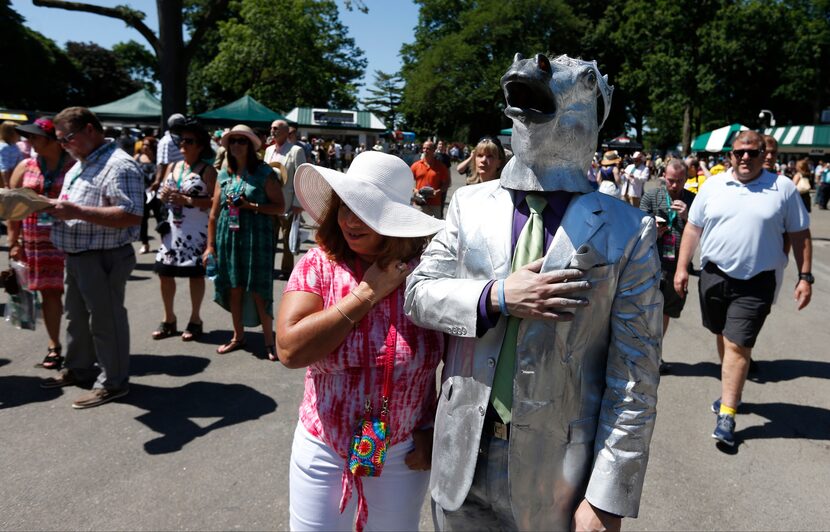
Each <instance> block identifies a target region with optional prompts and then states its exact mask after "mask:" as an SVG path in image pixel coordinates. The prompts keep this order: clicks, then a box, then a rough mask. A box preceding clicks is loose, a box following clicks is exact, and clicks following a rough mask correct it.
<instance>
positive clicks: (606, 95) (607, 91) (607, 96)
mask: <svg viewBox="0 0 830 532" xmlns="http://www.w3.org/2000/svg"><path fill="white" fill-rule="evenodd" d="M593 63H594V69H595V70H596V72H597V74H598V76H597V80H598V82H597V92H598V93H599V94H597V99H598V100H599V99H600V98H601V99H602V100H601V101H602V120H599V129H602V126H603V125H604V124H605V121H606V120H608V115H609V113H611V96H612V95H613V94H614V87H613V86H611V85H609V84H608V74H605V75H604V76H601V75H599V74H600V71H599V68H597V62H596V61H593ZM597 103H599V102H597Z"/></svg>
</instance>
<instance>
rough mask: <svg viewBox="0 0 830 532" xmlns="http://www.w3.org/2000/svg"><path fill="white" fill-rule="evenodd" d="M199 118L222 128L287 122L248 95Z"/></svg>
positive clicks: (281, 116)
mask: <svg viewBox="0 0 830 532" xmlns="http://www.w3.org/2000/svg"><path fill="white" fill-rule="evenodd" d="M198 116H199V118H200V119H202V120H203V121H204V122H206V123H209V124H216V125H222V126H234V125H236V124H247V125H250V126H267V125H270V124H271V122H273V121H274V120H285V116H283V115H281V114H280V113H278V112H276V111H272V110H271V109H268V108H267V107H265V106H264V105H262V104H261V103H259V102H258V101H256V100H255V99H253V98H251V96H249V95H247V94H246V95H245V96H243V97H242V98H239V99H238V100H236V101H235V102H231V103H229V104H227V105H224V106H222V107H219V108H217V109H214V110H212V111H207V112H205V113H202V114H200V115H198Z"/></svg>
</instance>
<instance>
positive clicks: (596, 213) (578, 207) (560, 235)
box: [542, 193, 604, 271]
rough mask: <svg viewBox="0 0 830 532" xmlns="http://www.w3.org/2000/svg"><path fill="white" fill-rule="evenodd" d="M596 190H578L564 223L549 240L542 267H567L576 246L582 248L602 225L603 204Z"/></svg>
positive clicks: (553, 268)
mask: <svg viewBox="0 0 830 532" xmlns="http://www.w3.org/2000/svg"><path fill="white" fill-rule="evenodd" d="M596 194H598V193H591V194H576V195H574V197H573V199H571V202H570V204H569V205H568V208H567V210H566V211H565V216H564V217H563V218H562V223H561V224H560V225H559V229H557V230H556V234H555V235H553V241H552V242H551V244H550V248H549V249H548V252H547V254H546V255H545V261H544V263H543V264H542V271H550V270H561V269H564V268H568V267H569V265H570V264H571V260H572V259H573V257H574V254H575V253H576V250H577V249H580V248H581V247H582V246H583V245H584V244H585V243H586V242H588V241H589V240H590V239H591V237H592V236H594V234H595V233H596V232H597V231H598V230H599V228H600V227H602V225H603V223H604V222H603V220H602V218H601V216H600V213H601V212H602V210H603V209H602V205H601V204H600V202H599V201H598V199H597V197H596Z"/></svg>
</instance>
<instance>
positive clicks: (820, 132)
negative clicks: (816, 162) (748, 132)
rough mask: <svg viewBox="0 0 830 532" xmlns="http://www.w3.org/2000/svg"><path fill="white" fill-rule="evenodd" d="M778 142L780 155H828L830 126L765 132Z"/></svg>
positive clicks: (781, 128) (780, 128) (768, 129)
mask: <svg viewBox="0 0 830 532" xmlns="http://www.w3.org/2000/svg"><path fill="white" fill-rule="evenodd" d="M764 133H766V134H767V135H772V136H773V137H774V138H775V140H777V141H778V151H779V152H780V153H806V154H808V155H816V156H818V155H827V154H828V153H830V125H820V126H785V127H773V128H767V129H766V130H764Z"/></svg>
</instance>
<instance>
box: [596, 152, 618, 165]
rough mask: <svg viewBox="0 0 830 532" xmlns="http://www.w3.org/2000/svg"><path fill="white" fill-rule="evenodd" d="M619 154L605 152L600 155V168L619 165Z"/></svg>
mask: <svg viewBox="0 0 830 532" xmlns="http://www.w3.org/2000/svg"><path fill="white" fill-rule="evenodd" d="M621 160H622V159H620V154H618V153H617V152H616V151H614V150H608V151H607V152H605V153H603V154H602V161H600V163H599V164H600V165H602V166H612V165H615V164H619V163H620V161H621Z"/></svg>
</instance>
